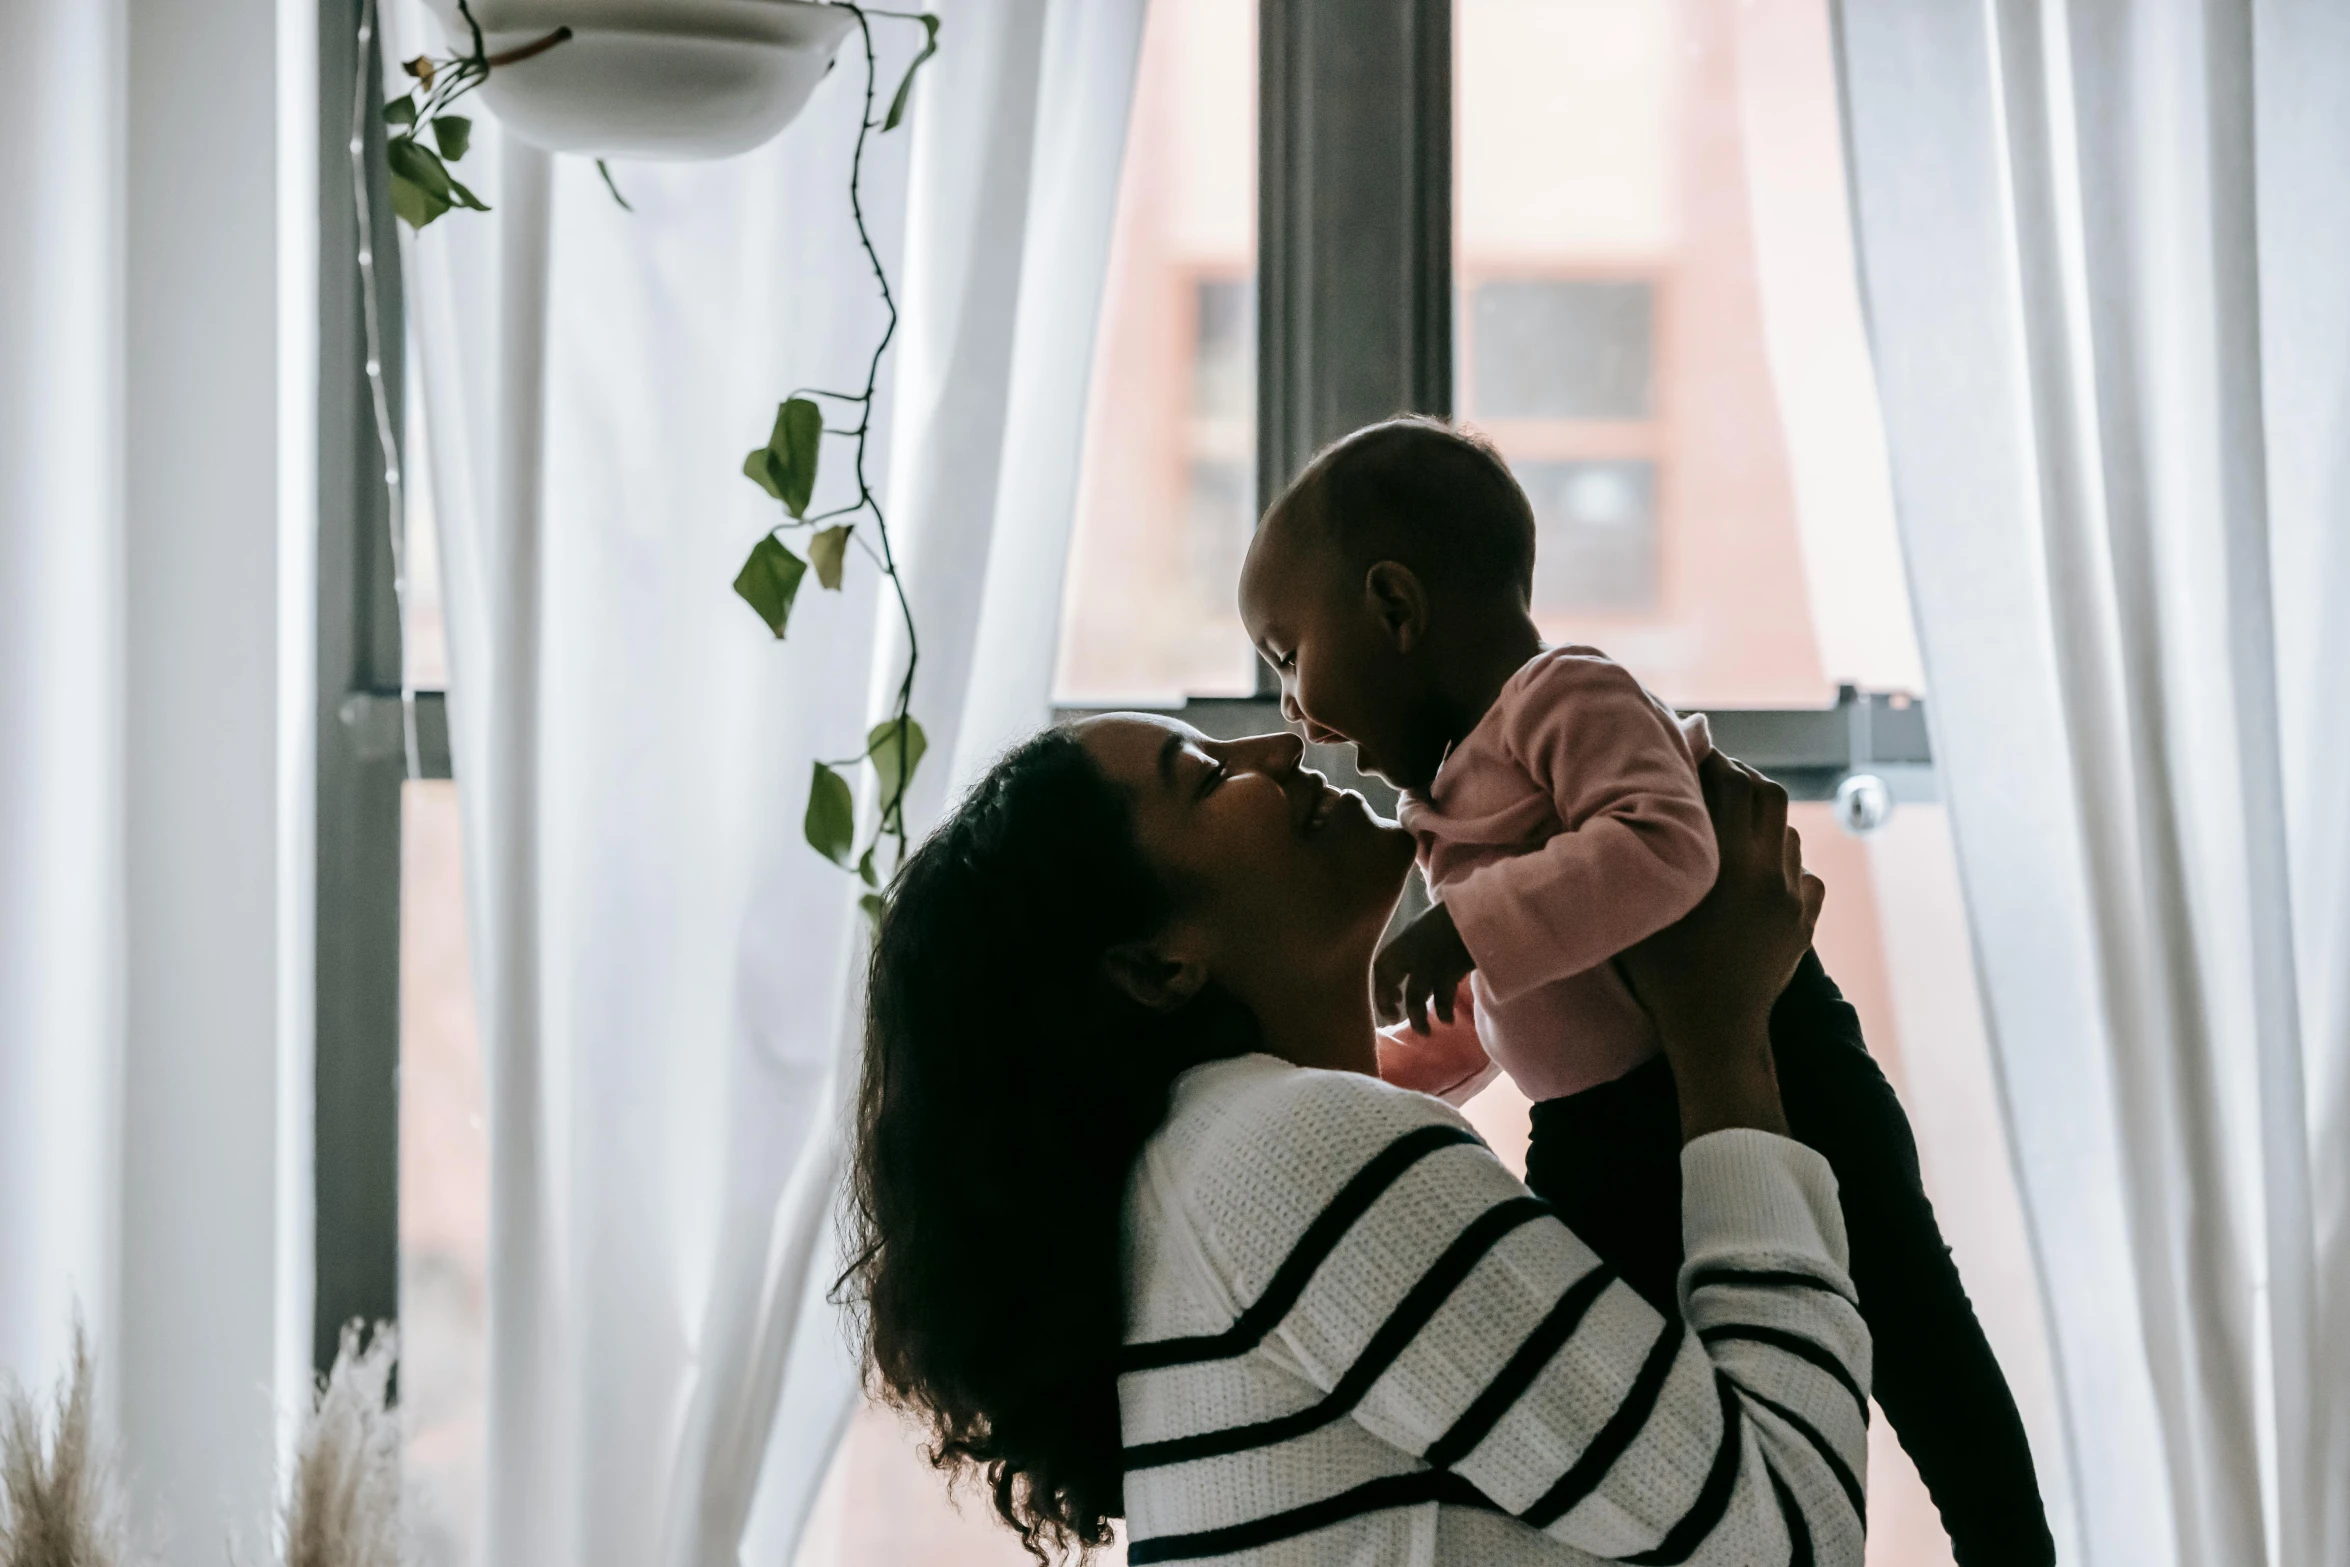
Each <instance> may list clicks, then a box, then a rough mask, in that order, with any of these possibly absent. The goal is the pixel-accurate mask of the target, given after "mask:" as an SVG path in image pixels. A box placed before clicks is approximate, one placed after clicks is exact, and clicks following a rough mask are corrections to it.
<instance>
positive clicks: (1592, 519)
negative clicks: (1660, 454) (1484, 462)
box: [1511, 462, 1656, 618]
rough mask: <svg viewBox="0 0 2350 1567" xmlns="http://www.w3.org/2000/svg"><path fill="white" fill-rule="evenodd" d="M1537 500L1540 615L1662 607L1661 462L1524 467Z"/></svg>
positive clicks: (1529, 494)
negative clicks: (1659, 548) (1658, 551)
mask: <svg viewBox="0 0 2350 1567" xmlns="http://www.w3.org/2000/svg"><path fill="white" fill-rule="evenodd" d="M1511 468H1512V471H1513V472H1515V473H1516V474H1517V476H1518V483H1519V484H1521V485H1523V486H1524V487H1525V490H1526V498H1527V499H1528V500H1530V501H1532V502H1533V503H1534V546H1535V548H1534V613H1535V614H1536V615H1537V616H1538V617H1545V618H1547V617H1550V616H1555V615H1565V614H1570V613H1572V612H1573V611H1576V610H1585V609H1595V610H1621V611H1624V612H1626V613H1631V614H1639V613H1646V612H1648V611H1651V610H1653V609H1654V608H1655V607H1656V464H1654V463H1650V462H1519V463H1514V464H1512V465H1511Z"/></svg>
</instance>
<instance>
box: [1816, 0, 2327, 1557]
mask: <svg viewBox="0 0 2350 1567" xmlns="http://www.w3.org/2000/svg"><path fill="white" fill-rule="evenodd" d="M1840 20H1841V27H1842V46H1843V70H1844V89H1845V97H1846V104H1847V110H1848V126H1847V133H1848V137H1849V143H1850V150H1851V178H1852V184H1853V192H1854V205H1855V215H1856V228H1857V231H1858V240H1859V247H1860V252H1861V257H1862V271H1863V280H1864V287H1865V292H1866V296H1867V301H1868V310H1869V318H1870V328H1871V336H1872V342H1873V347H1874V352H1875V357H1876V367H1877V374H1878V379H1879V384H1880V386H1881V389H1882V393H1883V399H1884V407H1885V417H1886V428H1887V435H1888V444H1889V449H1890V452H1891V456H1892V468H1893V478H1894V487H1895V493H1896V497H1897V501H1898V508H1899V513H1900V520H1901V526H1902V536H1903V543H1904V548H1905V551H1906V554H1907V557H1908V562H1909V570H1910V575H1911V581H1912V588H1913V597H1914V600H1915V605H1916V611H1917V618H1918V625H1919V632H1920V636H1921V640H1922V642H1923V646H1924V654H1925V659H1926V665H1927V675H1928V683H1929V687H1930V689H1931V690H1932V692H1933V717H1934V722H1935V729H1936V751H1937V757H1938V761H1939V765H1940V768H1941V771H1942V776H1943V779H1944V782H1945V786H1946V789H1947V792H1948V799H1949V802H1950V809H1951V813H1952V816H1953V820H1954V825H1955V830H1956V834H1957V838H1958V843H1959V848H1960V854H1961V861H1962V865H1963V867H1964V873H1965V877H1966V881H1967V888H1968V896H1969V901H1970V904H1971V908H1972V916H1973V922H1974V928H1975V941H1976V945H1977V949H1978V953H1979V956H1980V959H1981V969H1982V974H1983V980H1984V985H1985V988H1986V991H1987V1010H1988V1013H1989V1016H1990V1018H1991V1022H1992V1025H1993V1029H1994V1032H1995V1034H1996V1037H1997V1041H1998V1053H1999V1059H2000V1063H2001V1068H2002V1072H2003V1076H2004V1080H2005V1087H2006V1095H2007V1109H2008V1114H2009V1118H2010V1123H2011V1127H2012V1129H2013V1134H2014V1141H2015V1145H2016V1148H2017V1156H2018V1160H2019V1162H2020V1165H2021V1176H2022V1183H2023V1186H2024V1190H2025V1194H2026V1200H2027V1202H2028V1204H2029V1207H2030V1209H2031V1214H2032V1219H2033V1224H2034V1228H2035V1231H2036V1235H2037V1242H2038V1247H2039V1252H2040V1265H2041V1272H2042V1276H2043V1279H2044V1280H2045V1282H2046V1288H2047V1292H2048V1302H2047V1305H2048V1311H2049V1315H2050V1319H2051V1323H2052V1328H2053V1332H2052V1337H2053V1339H2054V1341H2055V1345H2056V1352H2057V1357H2058V1360H2059V1362H2060V1376H2061V1379H2062V1383H2063V1388H2064V1393H2065V1402H2066V1411H2067V1425H2068V1432H2069V1446H2070V1457H2071V1462H2072V1468H2073V1470H2074V1476H2075V1487H2076V1492H2077V1496H2078V1501H2079V1504H2080V1517H2081V1530H2082V1535H2083V1538H2082V1541H2081V1546H2082V1550H2083V1554H2084V1556H2085V1558H2086V1559H2087V1560H2088V1561H2091V1562H2095V1563H2100V1564H2108V1563H2110V1564H2120V1563H2130V1564H2133V1567H2136V1564H2146V1563H2164V1562H2177V1563H2180V1564H2183V1567H2222V1564H2226V1567H2243V1564H2252V1563H2259V1562H2262V1561H2274V1562H2277V1563H2280V1564H2283V1567H2314V1564H2317V1563H2321V1562H2323V1563H2335V1562H2340V1561H2343V1560H2345V1559H2350V1227H2346V1225H2345V1217H2346V1215H2345V1206H2346V1199H2350V1165H2346V1160H2350V1153H2346V1151H2345V1150H2346V1145H2350V983H2346V982H2345V979H2344V977H2343V976H2344V975H2345V974H2346V973H2350V767H2346V765H2345V763H2346V762H2350V686H2346V685H2345V684H2344V681H2343V676H2344V673H2345V671H2350V613H2346V611H2350V462H2346V461H2345V459H2344V457H2343V452H2344V450H2345V447H2344V442H2343V432H2344V429H2345V428H2346V425H2345V414H2346V413H2350V288H2345V286H2344V281H2343V280H2344V279H2345V278H2350V158H2345V156H2344V149H2345V148H2350V12H2346V11H2345V10H2344V9H2343V8H2342V7H2340V6H2338V5H2332V4H2327V3H2307V0H2266V3H2260V4H2253V3H2250V0H2215V3H2210V4H2190V3H2185V0H2143V3H2137V4H2107V3H2078V4H2073V5H2069V6H2068V5H2064V4H2055V3H2050V4H2036V3H2031V0H1991V3H1988V4H1977V5H1950V4H1945V3H1940V0H1883V3H1871V4H1865V5H1864V4H1845V5H1843V6H1842V8H1841V18H1840Z"/></svg>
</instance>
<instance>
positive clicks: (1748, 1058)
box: [1623, 751, 1827, 1142]
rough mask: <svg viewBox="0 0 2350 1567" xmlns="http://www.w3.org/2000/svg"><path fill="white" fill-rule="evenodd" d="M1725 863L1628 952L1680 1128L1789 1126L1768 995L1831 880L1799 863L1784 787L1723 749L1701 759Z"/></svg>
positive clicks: (1782, 1131)
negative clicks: (1666, 1064) (1669, 1078)
mask: <svg viewBox="0 0 2350 1567" xmlns="http://www.w3.org/2000/svg"><path fill="white" fill-rule="evenodd" d="M1698 779H1699V782H1700V783H1701V784H1702V785H1703V786H1704V789H1705V804H1706V812H1707V814H1708V815H1709V816H1711V817H1712V818H1713V825H1714V838H1715V842H1716V844H1717V846H1718V849H1719V858H1720V863H1721V869H1720V872H1719V873H1718V874H1717V875H1716V876H1715V878H1714V885H1713V890H1712V891H1710V892H1708V893H1707V894H1706V895H1705V897H1704V899H1703V900H1702V901H1700V902H1699V903H1698V905H1697V907H1696V908H1694V909H1692V910H1691V911H1690V912H1689V913H1688V914H1687V915H1686V916H1685V917H1683V918H1682V919H1681V920H1680V921H1679V922H1678V923H1676V924H1674V925H1672V926H1670V927H1668V928H1667V929H1665V930H1663V931H1660V932H1659V933H1658V934H1656V935H1654V936H1652V937H1650V938H1649V939H1648V940H1646V941H1644V942H1642V943H1641V944H1640V945H1639V946H1637V947H1634V948H1633V949H1632V950H1631V951H1629V952H1627V953H1625V954H1624V958H1623V965H1624V973H1625V976H1626V978H1628V979H1629V980H1630V981H1631V984H1632V989H1633V992H1634V994H1636V995H1637V996H1638V997H1639V998H1640V1004H1641V1005H1642V1006H1643V1007H1645V1008H1646V1009H1647V1011H1648V1015H1649V1016H1650V1017H1652V1018H1654V1019H1655V1020H1656V1025H1657V1032H1658V1034H1659V1036H1660V1037H1661V1039H1662V1041H1663V1044H1664V1051H1665V1056H1666V1058H1667V1059H1669V1060H1670V1061H1671V1062H1672V1064H1673V1082H1674V1085H1675V1087H1676V1088H1677V1089H1678V1090H1679V1093H1680V1096H1681V1137H1682V1140H1683V1141H1684V1142H1694V1141H1695V1140H1696V1139H1698V1138H1700V1137H1703V1136H1705V1135H1706V1134H1707V1133H1708V1132H1716V1131H1721V1130H1724V1129H1726V1128H1732V1127H1753V1128H1756V1129H1758V1130H1761V1131H1766V1132H1775V1133H1777V1134H1779V1135H1780V1136H1782V1137H1783V1136H1785V1135H1786V1133H1787V1116H1786V1112H1785V1111H1784V1109H1782V1108H1781V1106H1780V1103H1779V1079H1778V1074H1777V1072H1776V1070H1775V1069H1774V1067H1773V1066H1772V1062H1771V1030H1770V1018H1771V1003H1772V1002H1774V1001H1776V1000H1778V999H1779V993H1780V992H1781V991H1783V990H1785V989H1786V988H1787V981H1788V980H1790V979H1792V978H1793V977H1794V975H1795V966H1796V965H1797V964H1798V963H1800V962H1802V961H1803V954H1804V953H1805V952H1806V951H1807V950H1809V948H1810V946H1811V936H1812V930H1813V927H1814V926H1816V925H1817V924H1818V923H1819V917H1820V905H1821V903H1822V901H1823V900H1824V899H1825V898H1826V896H1827V889H1826V888H1825V887H1824V886H1822V885H1821V883H1820V879H1819V878H1818V877H1816V876H1813V875H1810V874H1808V873H1807V872H1806V871H1805V870H1804V868H1803V840H1802V838H1801V837H1799V836H1798V835H1797V834H1796V832H1795V829H1793V828H1792V827H1789V826H1788V825H1787V791H1786V790H1785V789H1782V788H1780V787H1779V786H1778V785H1777V784H1775V783H1773V782H1771V781H1770V780H1769V779H1767V778H1765V777H1763V776H1762V775H1761V774H1759V773H1757V772H1755V771H1753V770H1752V769H1751V768H1748V767H1747V766H1745V765H1744V764H1743V763H1740V762H1734V761H1732V760H1730V759H1729V758H1728V757H1726V756H1723V755H1722V754H1721V753H1720V752H1718V751H1717V752H1715V753H1713V754H1712V755H1710V756H1708V757H1707V758H1706V759H1705V760H1704V761H1703V762H1702V763H1700V764H1699V765H1698Z"/></svg>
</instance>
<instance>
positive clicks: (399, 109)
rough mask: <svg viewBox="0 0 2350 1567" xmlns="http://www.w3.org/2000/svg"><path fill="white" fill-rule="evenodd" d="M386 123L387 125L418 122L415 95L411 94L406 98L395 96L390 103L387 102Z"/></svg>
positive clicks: (385, 107)
mask: <svg viewBox="0 0 2350 1567" xmlns="http://www.w3.org/2000/svg"><path fill="white" fill-rule="evenodd" d="M384 123H385V124H386V125H414V124H415V123H416V99H415V97H414V96H413V95H411V96H409V97H406V98H394V99H393V100H392V101H391V102H390V103H387V104H385V105H384Z"/></svg>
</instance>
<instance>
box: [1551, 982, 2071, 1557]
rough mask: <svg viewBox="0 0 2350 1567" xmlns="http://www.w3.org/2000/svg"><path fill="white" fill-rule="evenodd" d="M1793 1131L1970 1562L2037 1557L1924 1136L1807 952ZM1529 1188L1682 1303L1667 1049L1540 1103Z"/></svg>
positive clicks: (1651, 1291)
mask: <svg viewBox="0 0 2350 1567" xmlns="http://www.w3.org/2000/svg"><path fill="white" fill-rule="evenodd" d="M1771 1050H1772V1054H1773V1055H1774V1057H1775V1058H1776V1059H1777V1062H1778V1071H1779V1094H1780V1098H1781V1099H1782V1101H1783V1102H1784V1103H1785V1105H1786V1107H1787V1122H1788V1128H1789V1130H1791V1131H1792V1132H1793V1133H1794V1134H1795V1136H1796V1138H1797V1139H1798V1140H1799V1141H1801V1142H1802V1143H1804V1144H1805V1145H1806V1146H1808V1147H1811V1148H1815V1149H1817V1150H1818V1151H1819V1152H1820V1153H1821V1154H1823V1155H1825V1156H1826V1158H1827V1161H1828V1164H1829V1166H1830V1167H1831V1168H1832V1169H1834V1170H1835V1172H1836V1181H1837V1185H1838V1188H1839V1190H1840V1193H1841V1196H1842V1200H1843V1205H1844V1226H1845V1232H1846V1236H1847V1238H1848V1239H1849V1241H1850V1243H1851V1250H1852V1282H1853V1285H1854V1287H1855V1288H1857V1289H1858V1290H1859V1292H1860V1310H1861V1315H1862V1317H1863V1318H1865V1319H1866V1320H1867V1322H1868V1325H1869V1332H1870V1334H1871V1336H1872V1337H1873V1338H1874V1339H1875V1341H1876V1385H1875V1388H1874V1392H1875V1393H1876V1398H1877V1403H1878V1404H1879V1405H1880V1406H1881V1407H1882V1408H1883V1409H1884V1411H1885V1414H1886V1416H1887V1417H1888V1418H1889V1419H1890V1420H1891V1421H1892V1422H1893V1429H1894V1431H1895V1433H1896V1434H1898V1435H1899V1436H1900V1438H1901V1445H1902V1446H1903V1447H1904V1448H1906V1449H1908V1451H1909V1456H1910V1458H1911V1459H1912V1460H1913V1461H1914V1462H1915V1463H1916V1464H1917V1467H1918V1474H1919V1475H1920V1476H1921V1477H1922V1478H1923V1479H1924V1480H1925V1482H1926V1488H1927V1490H1929V1491H1930V1492H1932V1493H1933V1497H1934V1505H1935V1506H1936V1507H1937V1508H1939V1509H1940V1510H1941V1514H1942V1526H1943V1527H1944V1528H1945V1529H1947V1530H1948V1531H1949V1532H1950V1540H1951V1545H1952V1547H1953V1549H1954V1551H1955V1554H1956V1556H1957V1558H1958V1561H1959V1563H1960V1564H1961V1567H1993V1564H1998V1567H2041V1564H2046V1563H2053V1562H2054V1561H2055V1560H2056V1545H2055V1542H2054V1541H2053V1540H2052V1539H2051V1538H2050V1537H2049V1533H2048V1522H2047V1518H2046V1515H2045V1513H2044V1512H2043V1510H2042V1508H2041V1503H2040V1486H2039V1481H2038V1479H2037V1478H2036V1477H2035V1476H2034V1474H2033V1472H2032V1454H2031V1450H2030V1449H2029V1448H2028V1447H2027V1446H2026V1445H2025V1443H2024V1427H2023V1421H2022V1419H2021V1418H2020V1417H2019V1416H2018V1415H2017V1414H2016V1408H2015V1399H2014V1397H2013V1396H2012V1395H2011V1394H2010V1393H2009V1392H2008V1390H2007V1379H2006V1378H2005V1377H2004V1376H2003V1375H2001V1373H2000V1370H1999V1362H1998V1361H1997V1360H1995V1359H1993V1358H1992V1354H1991V1346H1990V1344H1989V1343H1988V1342H1987V1341H1986V1340H1985V1339H1984V1337H1983V1329H1982V1325H1981V1324H1980V1323H1978V1322H1976V1320H1975V1311H1974V1307H1973V1305H1972V1304H1970V1303H1969V1302H1968V1300H1967V1295H1966V1287H1965V1286H1964V1285H1963V1284H1961V1283H1960V1282H1959V1277H1958V1267H1957V1265H1956V1264H1955V1263H1954V1262H1953V1261H1952V1260H1951V1256H1950V1248H1949V1247H1948V1246H1946V1245H1944V1244H1943V1241H1942V1232H1941V1230H1940V1228H1939V1227H1938V1226H1936V1224H1935V1223H1934V1209H1933V1206H1932V1204H1930V1203H1929V1202H1927V1200H1926V1192H1925V1186H1924V1184H1923V1182H1922V1181H1921V1179H1920V1177H1919V1174H1918V1152H1917V1143H1916V1140H1915V1139H1914V1138H1913V1137H1912V1136H1911V1135H1910V1130H1909V1118H1908V1117H1907V1116H1905V1115H1904V1114H1903V1113H1902V1110H1901V1103H1900V1101H1899V1100H1897V1099H1896V1098H1894V1096H1893V1088H1892V1085H1891V1084H1889V1083H1887V1082H1886V1081H1885V1076H1884V1074H1883V1073H1882V1072H1880V1071H1878V1070H1877V1063H1876V1062H1875V1061H1874V1060H1872V1059H1870V1056H1869V1052H1868V1046H1867V1045H1866V1044H1864V1043H1863V1042H1862V1040H1861V1037H1860V1017H1859V1015H1858V1014H1857V1013H1855V1012H1854V1011H1853V1010H1852V1006H1851V1004H1850V1003H1849V1002H1847V1001H1846V1000H1845V999H1844V995H1843V992H1841V991H1839V990H1838V989H1837V988H1836V982H1835V981H1834V980H1832V979H1830V978H1829V977H1828V973H1827V970H1825V969H1823V968H1822V967H1821V966H1820V960H1819V958H1818V956H1817V955H1816V954H1806V955H1805V957H1804V960H1803V966H1802V967H1801V968H1800V969H1798V970H1797V971H1796V975H1795V979H1794V981H1793V982H1792V983H1790V984H1789V985H1788V987H1787V991H1786V994H1784V995H1782V996H1781V997H1780V998H1779V1003H1778V1005H1777V1006H1776V1007H1775V1008H1774V1009H1773V1010H1772V1013H1771ZM1526 1184H1527V1185H1529V1186H1531V1187H1532V1188H1533V1189H1534V1191H1535V1192H1536V1193H1537V1194H1538V1195H1539V1196H1541V1197H1543V1198H1544V1199H1546V1200H1547V1201H1548V1202H1549V1203H1550V1204H1551V1205H1552V1206H1553V1207H1554V1208H1556V1209H1557V1210H1558V1213H1559V1216H1560V1217H1561V1218H1562V1219H1564V1220H1565V1221H1566V1222H1567V1225H1568V1227H1569V1228H1571V1229H1573V1230H1574V1231H1575V1233H1576V1234H1578V1235H1580V1236H1581V1237H1582V1238H1583V1240H1584V1242H1585V1243H1586V1244H1588V1245H1589V1246H1590V1247H1591V1248H1592V1249H1593V1250H1594V1251H1596V1252H1598V1253H1599V1255H1600V1256H1601V1257H1602V1258H1604V1259H1605V1260H1606V1261H1607V1262H1608V1263H1609V1264H1610V1265H1612V1266H1613V1267H1614V1268H1615V1269H1616V1271H1617V1272H1618V1273H1619V1274H1621V1275H1622V1276H1623V1278H1624V1280H1625V1282H1626V1283H1628V1284H1630V1285H1631V1286H1632V1287H1633V1288H1634V1289H1636V1290H1638V1291H1639V1292H1640V1293H1641V1294H1643V1295H1645V1296H1647V1297H1648V1299H1649V1300H1650V1301H1652V1302H1654V1303H1655V1305H1656V1306H1657V1308H1658V1309H1659V1310H1661V1311H1663V1312H1665V1313H1666V1314H1668V1315H1677V1314H1678V1311H1679V1301H1678V1295H1677V1291H1676V1288H1675V1283H1676V1280H1677V1278H1678V1276H1679V1273H1680V1268H1681V1120H1680V1106H1679V1101H1678V1099H1677V1098H1676V1096H1675V1094H1674V1090H1673V1074H1672V1069H1671V1068H1670V1067H1669V1066H1668V1065H1667V1064H1666V1063H1665V1061H1664V1058H1663V1057H1661V1056H1660V1057H1658V1058H1657V1059H1655V1060H1653V1061H1650V1062H1648V1063H1647V1064H1646V1065H1644V1066H1641V1067H1638V1068H1636V1069H1635V1070H1633V1071H1631V1072H1628V1073H1626V1074H1625V1075H1624V1076H1623V1077H1620V1078H1618V1079H1617V1080H1616V1081H1614V1082H1612V1083H1602V1084H1601V1085H1600V1086H1599V1087H1597V1088H1593V1089H1587V1090H1586V1091H1584V1092H1583V1093H1579V1094H1572V1095H1569V1096H1568V1097H1566V1098H1564V1099H1551V1100H1546V1101H1544V1102H1543V1103H1541V1104H1538V1105H1536V1106H1535V1107H1534V1116H1533V1140H1532V1142H1531V1144H1530V1145H1529V1147H1528V1149H1527V1152H1526Z"/></svg>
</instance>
